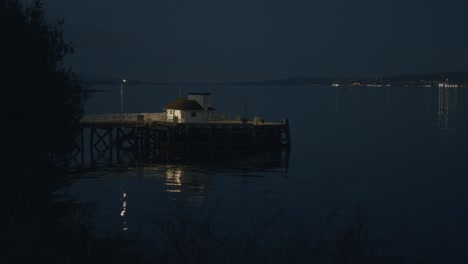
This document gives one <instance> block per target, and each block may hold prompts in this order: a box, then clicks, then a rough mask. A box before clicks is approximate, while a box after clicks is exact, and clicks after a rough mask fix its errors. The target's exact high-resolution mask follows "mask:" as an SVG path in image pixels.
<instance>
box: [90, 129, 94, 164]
mask: <svg viewBox="0 0 468 264" xmlns="http://www.w3.org/2000/svg"><path fill="white" fill-rule="evenodd" d="M89 131H90V136H89V151H90V153H89V155H90V163H91V166H94V128H91V129H90V130H89Z"/></svg>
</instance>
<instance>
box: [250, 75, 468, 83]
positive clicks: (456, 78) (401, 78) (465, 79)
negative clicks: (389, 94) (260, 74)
mask: <svg viewBox="0 0 468 264" xmlns="http://www.w3.org/2000/svg"><path fill="white" fill-rule="evenodd" d="M447 81H448V82H450V83H457V84H461V85H465V86H466V85H468V72H444V73H431V74H412V75H396V76H389V77H377V78H345V77H342V78H340V77H334V78H333V77H330V78H327V77H320V78H310V77H304V76H300V77H292V78H286V79H276V80H265V81H258V82H250V83H251V84H258V85H302V84H317V85H318V84H320V85H332V84H334V83H339V84H343V85H345V84H353V83H360V84H373V85H390V86H413V85H431V84H435V83H441V82H447Z"/></svg>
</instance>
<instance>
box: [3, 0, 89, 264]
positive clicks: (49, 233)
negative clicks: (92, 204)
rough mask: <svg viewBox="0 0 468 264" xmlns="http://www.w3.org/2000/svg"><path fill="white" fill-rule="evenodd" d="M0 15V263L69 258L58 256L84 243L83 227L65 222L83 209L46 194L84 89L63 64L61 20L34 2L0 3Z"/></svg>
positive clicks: (60, 176)
mask: <svg viewBox="0 0 468 264" xmlns="http://www.w3.org/2000/svg"><path fill="white" fill-rule="evenodd" d="M0 16H1V20H0V29H1V32H2V41H1V42H0V52H1V60H0V66H1V68H2V71H0V77H1V78H0V80H1V84H2V88H3V89H2V100H3V102H2V110H3V111H2V112H3V113H4V116H5V118H4V120H3V123H4V125H5V124H6V126H4V128H5V129H3V132H4V133H3V135H4V138H3V140H4V142H5V143H4V145H6V149H5V150H6V153H4V154H5V155H4V157H5V158H4V161H5V160H6V168H4V171H9V173H8V174H7V175H4V176H3V177H4V179H5V180H6V182H8V185H7V186H6V188H4V191H2V195H5V196H6V197H5V198H4V200H3V201H2V202H4V204H5V206H4V208H3V210H2V211H3V212H2V215H3V214H4V215H5V217H2V218H3V219H2V221H5V222H6V223H2V227H1V232H2V240H3V241H2V245H6V246H4V247H2V252H1V260H2V261H1V262H2V263H22V261H25V262H26V261H30V260H32V259H34V260H35V261H41V260H47V262H48V263H54V262H61V263H62V262H63V261H65V262H66V263H72V262H73V261H69V260H66V258H67V257H70V256H71V255H72V254H71V251H79V250H81V249H82V248H83V247H84V243H85V241H87V240H89V239H90V237H91V233H90V231H91V229H90V228H89V226H87V225H85V224H83V223H80V222H79V221H78V222H76V221H68V220H66V219H82V218H83V217H84V215H83V212H84V210H85V208H86V206H83V205H79V204H76V203H74V202H73V201H72V200H69V199H65V200H64V201H67V202H63V201H62V202H59V201H57V200H56V198H57V197H54V195H53V194H54V190H57V189H58V188H60V186H63V184H64V180H65V179H66V178H67V177H66V173H65V166H64V165H65V164H66V163H64V161H66V159H67V156H68V153H70V151H72V150H73V149H74V147H75V135H76V133H77V131H79V130H78V129H79V120H80V118H81V117H82V115H83V113H84V110H83V109H84V102H85V101H86V100H87V98H88V96H89V94H88V93H87V92H86V89H85V87H84V86H83V85H82V83H81V81H80V79H79V76H77V75H76V74H74V73H73V71H72V69H71V68H67V67H65V63H64V59H65V57H66V56H67V55H69V54H72V53H73V47H72V45H71V44H69V43H67V42H66V41H65V39H64V37H63V22H64V21H63V20H56V21H49V20H48V19H47V18H46V16H45V14H44V11H43V8H42V4H41V2H40V1H38V0H36V1H34V2H32V3H31V4H30V5H25V4H23V3H22V2H21V1H19V0H5V1H1V3H0ZM61 198H62V199H63V197H61ZM80 212H81V213H80ZM83 219H84V218H83ZM72 248H73V250H71V249H72Z"/></svg>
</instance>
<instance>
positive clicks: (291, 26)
mask: <svg viewBox="0 0 468 264" xmlns="http://www.w3.org/2000/svg"><path fill="white" fill-rule="evenodd" d="M43 4H44V9H45V11H46V15H47V16H48V17H49V18H64V19H65V26H64V27H65V38H66V40H67V41H69V42H71V43H73V45H74V46H75V53H74V54H73V55H71V56H70V57H69V58H68V61H67V62H68V63H69V64H70V66H71V67H72V69H73V70H74V71H75V72H77V73H79V74H82V75H89V74H93V75H103V76H109V77H115V78H120V77H122V78H124V77H125V78H134V79H140V80H144V81H156V82H222V81H258V80H269V79H280V78H288V77H295V76H308V77H379V76H391V75H400V74H413V73H435V72H447V71H466V70H468V0H357V1H352V0H288V1H286V0H283V1H279V0H265V1H259V0H236V1H221V0H146V1H144V0H137V1H129V0H125V1H124V0H99V1H96V0H79V1H77V0H44V1H43Z"/></svg>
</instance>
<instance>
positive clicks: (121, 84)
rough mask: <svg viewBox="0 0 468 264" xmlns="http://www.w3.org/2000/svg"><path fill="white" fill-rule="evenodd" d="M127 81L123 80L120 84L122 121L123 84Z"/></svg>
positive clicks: (121, 114)
mask: <svg viewBox="0 0 468 264" xmlns="http://www.w3.org/2000/svg"><path fill="white" fill-rule="evenodd" d="M126 82H127V80H125V79H123V80H122V81H121V82H120V119H122V120H123V84H124V83H126Z"/></svg>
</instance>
